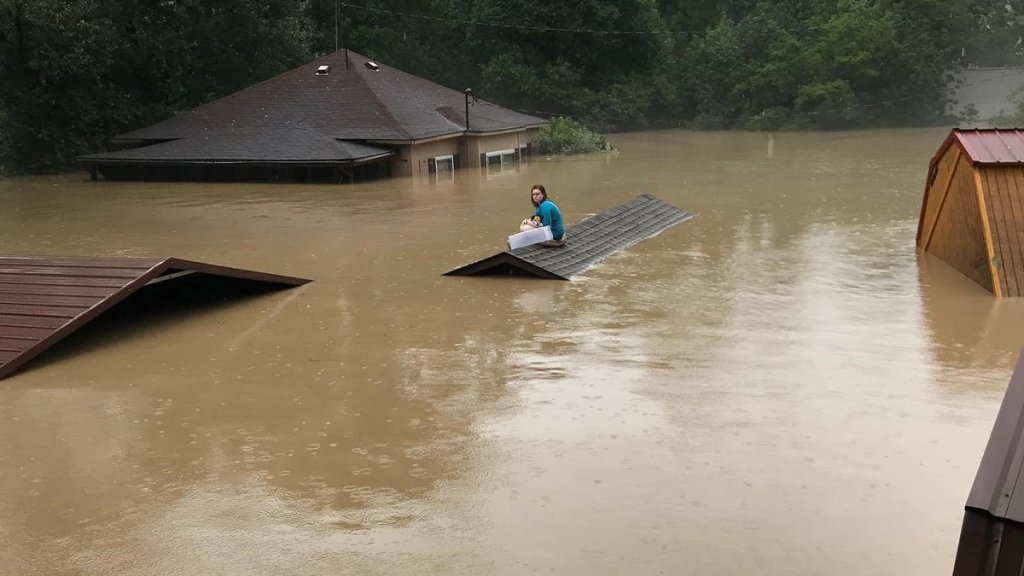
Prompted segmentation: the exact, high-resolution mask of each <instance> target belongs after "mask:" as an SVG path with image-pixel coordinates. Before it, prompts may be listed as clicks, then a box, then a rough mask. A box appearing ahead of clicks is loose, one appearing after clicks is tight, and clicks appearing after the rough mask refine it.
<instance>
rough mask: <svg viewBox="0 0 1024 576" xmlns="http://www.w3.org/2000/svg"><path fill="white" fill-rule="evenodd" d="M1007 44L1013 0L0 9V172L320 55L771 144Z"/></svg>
mask: <svg viewBox="0 0 1024 576" xmlns="http://www.w3.org/2000/svg"><path fill="white" fill-rule="evenodd" d="M353 4H358V6H355V5H353ZM1022 36H1024V0H715V1H713V2H706V1H697V0H620V1H618V2H607V1H605V0H577V1H575V2H571V3H564V2H539V1H536V0H533V1H531V0H363V1H361V2H358V3H352V4H348V3H339V2H336V1H335V0H206V1H199V0H173V1H171V0H167V1H160V2H150V1H145V0H104V1H101V0H62V1H60V2H57V1H54V0H0V78H2V81H0V166H7V167H8V169H9V170H11V169H16V170H18V171H43V170H52V169H60V168H63V167H66V166H68V165H69V164H70V163H71V162H72V160H73V158H74V157H75V156H77V155H79V154H82V153H85V152H89V151H93V150H97V149H101V148H102V147H103V143H104V142H105V141H106V140H107V139H108V138H109V137H111V136H113V135H116V134H118V133H121V132H125V131H127V130H130V129H134V128H138V127H141V126H145V125H147V124H150V123H153V122H156V121H159V120H162V119H164V118H167V117H168V116H169V115H171V114H172V113H174V112H175V111H180V110H186V109H189V108H192V107H194V106H196V105H199V104H201V103H203V102H206V101H209V100H211V99H214V98H217V97H220V96H223V95H226V94H228V93H230V92H232V91H235V90H238V89H240V88H243V87H245V86H249V85H252V84H254V83H256V82H259V81H261V80H264V79H266V78H269V77H271V76H273V75H275V74H277V73H279V72H282V71H284V70H287V69H289V68H291V67H294V66H296V65H298V64H301V63H303V62H307V61H309V60H311V59H312V58H313V57H314V56H315V55H317V54H322V53H326V52H330V51H333V50H334V49H335V46H339V47H349V48H352V49H354V50H356V51H358V52H361V53H363V54H367V55H369V56H372V57H373V58H376V59H379V60H381V61H383V62H386V63H388V64H390V65H393V66H395V67H397V68H400V69H403V70H405V71H407V72H410V73H413V74H417V75H419V76H422V77H425V78H428V79H430V80H433V81H435V82H439V83H441V84H443V85H445V86H449V87H451V88H454V89H456V90H459V91H462V90H463V89H465V88H473V91H474V93H475V94H477V95H479V96H480V97H482V98H486V99H488V100H491V101H494V102H497V103H499V104H502V105H505V106H508V107H510V108H513V109H516V110H520V111H523V112H526V113H531V114H535V115H541V116H547V117H552V116H567V117H572V118H577V119H579V120H581V121H582V122H585V123H586V124H587V125H588V126H591V127H594V128H597V129H599V130H601V131H610V130H624V129H642V128H651V127H671V126H690V127H695V128H704V129H722V128H743V129H753V130H779V129H815V128H818V129H822V128H823V129H832V128H849V127H861V126H877V125H885V124H899V125H907V124H926V123H934V122H942V121H947V122H948V121H950V119H948V118H946V117H945V116H944V114H945V111H946V109H947V102H948V100H949V96H950V95H949V86H950V85H951V78H952V73H953V72H954V71H955V70H956V69H957V68H958V67H960V66H962V65H964V64H966V63H972V64H978V65H1002V64H1020V63H1022V62H1024V45H1019V44H1018V38H1020V37H1022Z"/></svg>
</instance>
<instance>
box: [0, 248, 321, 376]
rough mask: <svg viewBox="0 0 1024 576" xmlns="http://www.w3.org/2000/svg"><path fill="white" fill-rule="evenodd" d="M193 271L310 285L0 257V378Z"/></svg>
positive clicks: (227, 271)
mask: <svg viewBox="0 0 1024 576" xmlns="http://www.w3.org/2000/svg"><path fill="white" fill-rule="evenodd" d="M194 273H199V274H206V275H211V276H222V277H228V278H236V279H240V280H247V281H253V282H259V283H265V284H270V285H280V286H298V285H301V284H305V283H307V282H309V280H306V279H304V278H293V277H289V276H279V275H276V274H265V273H262V272H255V271H252V270H242V269H239V268H228V267H224V266H214V265H211V264H204V263H202V262H192V261H189V260H181V259H178V258H166V259H163V260H150V259H142V258H76V257H67V258H48V257H0V379H3V378H5V377H7V376H9V375H10V374H11V373H13V372H14V371H16V370H17V369H18V368H20V367H21V366H22V365H24V364H25V363H26V362H28V361H29V360H31V359H32V358H34V357H36V356H37V355H39V354H40V353H41V352H43V351H44V350H46V349H47V348H49V347H50V346H53V345H54V344H55V343H57V342H59V341H60V340H62V339H63V338H64V337H66V336H67V335H69V334H71V333H72V332H74V331H75V330H77V329H78V328H80V327H82V326H83V325H85V324H86V323H87V322H89V321H90V320H92V319H94V318H96V317H97V316H99V315H100V314H101V313H103V312H105V311H106V310H108V309H110V308H111V307H113V306H114V305H115V304H117V303H118V302H121V301H122V300H124V299H125V298H127V297H129V296H131V295H132V294H134V293H136V292H137V291H138V290H139V289H140V288H142V287H143V286H145V285H147V284H150V283H154V282H157V281H164V280H170V279H173V278H178V277H181V276H184V275H189V274H194Z"/></svg>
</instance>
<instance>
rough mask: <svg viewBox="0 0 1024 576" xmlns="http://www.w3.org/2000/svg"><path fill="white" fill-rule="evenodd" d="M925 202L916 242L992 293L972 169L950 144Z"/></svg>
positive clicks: (990, 272)
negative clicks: (945, 164) (919, 232)
mask: <svg viewBox="0 0 1024 576" xmlns="http://www.w3.org/2000/svg"><path fill="white" fill-rule="evenodd" d="M944 163H948V164H949V166H950V171H948V172H947V171H945V167H944V165H943V164H944ZM925 201H926V204H925V206H924V207H923V210H922V222H921V235H920V236H919V238H918V244H919V245H920V246H921V247H922V248H923V249H924V250H925V251H926V252H930V253H931V254H934V255H935V256H938V257H939V258H940V259H942V260H943V261H945V262H946V263H947V264H949V265H950V266H952V267H953V268H955V269H957V270H959V271H960V272H961V273H962V274H964V275H965V276H967V277H968V278H970V279H971V280H974V281H975V282H977V283H978V284H980V285H981V286H983V287H984V288H985V289H986V290H988V291H989V292H995V289H994V286H993V283H992V270H991V268H990V266H989V255H988V247H987V245H986V242H985V227H984V223H983V220H982V212H981V209H980V206H979V205H978V191H977V186H976V183H975V178H974V168H973V166H972V165H971V162H970V160H969V159H968V158H967V157H966V155H964V154H962V153H960V148H959V147H958V146H950V147H949V150H948V151H947V154H946V156H944V157H943V158H942V160H940V162H939V164H938V166H937V172H936V177H935V178H934V179H933V180H932V182H931V184H930V186H929V189H928V191H927V195H926V199H925Z"/></svg>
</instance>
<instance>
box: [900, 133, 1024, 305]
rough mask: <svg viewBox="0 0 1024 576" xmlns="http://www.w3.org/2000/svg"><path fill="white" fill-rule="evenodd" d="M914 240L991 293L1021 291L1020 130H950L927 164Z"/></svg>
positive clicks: (1023, 204)
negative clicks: (926, 177) (925, 180)
mask: <svg viewBox="0 0 1024 576" xmlns="http://www.w3.org/2000/svg"><path fill="white" fill-rule="evenodd" d="M917 245H918V246H919V247H920V248H921V249H922V250H924V251H926V252H928V253H930V254H933V255H935V256H937V257H939V258H940V259H942V260H943V261H944V262H946V263H947V264H949V265H950V266H952V267H953V268H955V269H956V270H958V271H959V272H961V273H962V274H964V275H965V276H967V277H968V278H970V279H971V280H974V281H975V282H977V283H978V284H980V285H981V286H983V287H984V288H985V289H986V290H988V291H989V292H992V293H993V294H994V295H996V296H1024V133H1022V132H1021V131H1019V130H1012V129H1011V130H1006V129H984V130H978V129H972V130H953V131H952V132H950V134H949V136H948V137H946V140H945V141H944V142H943V143H942V145H941V146H940V147H939V149H938V151H937V152H936V153H935V156H934V157H933V158H932V160H931V162H930V164H929V166H928V179H927V182H926V184H925V191H924V200H923V202H922V204H921V216H920V219H919V220H918V227H917Z"/></svg>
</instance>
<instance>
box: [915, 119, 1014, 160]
mask: <svg viewBox="0 0 1024 576" xmlns="http://www.w3.org/2000/svg"><path fill="white" fill-rule="evenodd" d="M954 144H956V145H957V146H959V147H960V148H961V149H962V150H963V152H964V154H965V155H966V156H967V157H968V158H969V159H970V160H971V163H972V164H1003V165H1010V164H1024V133H1022V132H1021V131H1020V130H1017V129H1015V128H974V129H970V130H961V129H958V128H955V129H953V130H952V131H950V133H949V136H947V137H946V140H945V141H944V142H943V143H942V145H941V146H939V149H938V151H937V152H936V153H935V156H933V157H932V160H931V166H933V167H934V166H935V164H936V163H937V162H938V161H939V159H940V158H941V157H942V155H943V154H945V152H946V150H947V149H948V148H949V147H950V146H952V145H954Z"/></svg>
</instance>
